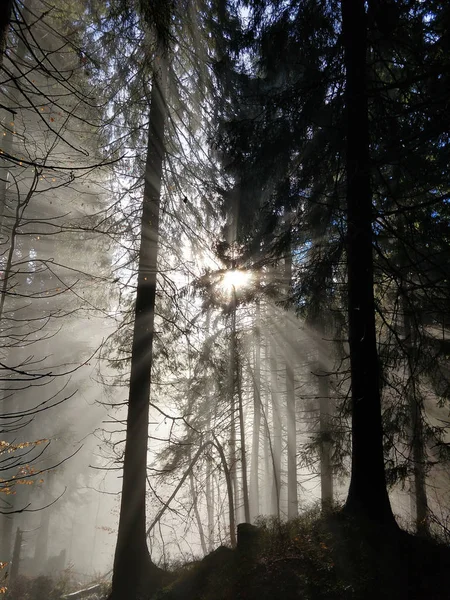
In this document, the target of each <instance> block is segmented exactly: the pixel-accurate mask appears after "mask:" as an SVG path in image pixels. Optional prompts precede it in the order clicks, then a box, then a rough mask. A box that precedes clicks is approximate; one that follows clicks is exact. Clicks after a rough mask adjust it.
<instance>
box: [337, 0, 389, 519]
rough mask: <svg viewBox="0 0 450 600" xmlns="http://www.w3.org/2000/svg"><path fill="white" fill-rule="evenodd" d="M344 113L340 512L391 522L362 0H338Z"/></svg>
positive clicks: (365, 33)
mask: <svg viewBox="0 0 450 600" xmlns="http://www.w3.org/2000/svg"><path fill="white" fill-rule="evenodd" d="M341 6H342V35H343V43H344V60H345V70H346V86H345V100H346V112H347V156H346V172H347V272H348V317H349V344H350V365H351V385H352V444H353V446H352V474H351V480H350V489H349V492H348V497H347V501H346V504H345V511H346V512H347V513H349V514H352V515H355V516H359V517H361V518H365V519H369V520H372V521H376V522H383V523H385V524H388V525H394V524H395V520H394V517H393V514H392V509H391V505H390V502H389V496H388V493H387V489H386V478H385V470H384V457H383V428H382V421H381V398H380V389H379V365H378V355H377V347H376V333H375V303H374V291H373V256H372V196H371V189H370V159H369V118H368V99H367V82H366V79H367V67H366V53H367V24H366V13H365V4H364V0H342V2H341Z"/></svg>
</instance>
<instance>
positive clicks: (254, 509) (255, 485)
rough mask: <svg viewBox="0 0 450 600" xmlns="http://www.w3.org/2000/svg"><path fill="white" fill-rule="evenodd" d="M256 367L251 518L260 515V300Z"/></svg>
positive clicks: (256, 327) (257, 319)
mask: <svg viewBox="0 0 450 600" xmlns="http://www.w3.org/2000/svg"><path fill="white" fill-rule="evenodd" d="M254 352H255V367H254V373H253V439H252V466H251V472H250V506H251V518H252V519H254V518H255V517H257V516H258V515H259V511H260V505H259V442H260V435H261V307H260V303H259V300H257V301H256V306H255V330H254Z"/></svg>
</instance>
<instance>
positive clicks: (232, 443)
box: [228, 292, 239, 517]
mask: <svg viewBox="0 0 450 600" xmlns="http://www.w3.org/2000/svg"><path fill="white" fill-rule="evenodd" d="M231 302H232V304H231V334H230V365H229V371H228V393H229V397H230V440H229V457H228V464H229V469H230V477H231V483H232V486H233V493H234V509H235V511H236V512H237V506H238V495H239V489H238V479H237V464H236V462H237V460H236V419H235V417H236V398H235V391H236V294H235V293H234V292H233V294H232V298H231ZM235 517H237V514H235Z"/></svg>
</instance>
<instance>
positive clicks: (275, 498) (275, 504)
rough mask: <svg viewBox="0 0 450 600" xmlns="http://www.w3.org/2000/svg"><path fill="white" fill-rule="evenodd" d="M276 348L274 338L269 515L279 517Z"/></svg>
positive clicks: (271, 380)
mask: <svg viewBox="0 0 450 600" xmlns="http://www.w3.org/2000/svg"><path fill="white" fill-rule="evenodd" d="M277 370H278V361H277V347H276V342H275V338H274V336H272V339H271V344H270V387H271V399H272V428H273V457H272V458H273V479H272V501H271V513H272V514H273V515H276V516H277V517H280V490H281V411H280V395H279V389H278V372H277Z"/></svg>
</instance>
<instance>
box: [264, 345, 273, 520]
mask: <svg viewBox="0 0 450 600" xmlns="http://www.w3.org/2000/svg"><path fill="white" fill-rule="evenodd" d="M264 355H265V356H264V383H265V389H266V392H265V401H264V448H263V449H264V511H265V513H266V514H267V515H269V514H270V510H271V492H272V481H273V468H272V467H273V462H272V443H271V439H270V427H269V392H268V391H267V388H268V376H267V370H268V369H269V370H270V364H269V363H270V360H269V342H268V341H267V342H266V344H265V352H264Z"/></svg>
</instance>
